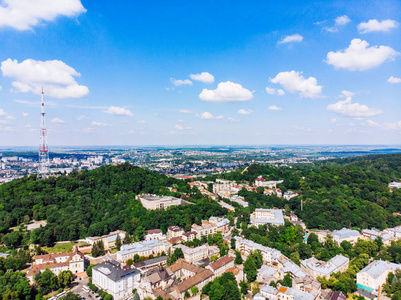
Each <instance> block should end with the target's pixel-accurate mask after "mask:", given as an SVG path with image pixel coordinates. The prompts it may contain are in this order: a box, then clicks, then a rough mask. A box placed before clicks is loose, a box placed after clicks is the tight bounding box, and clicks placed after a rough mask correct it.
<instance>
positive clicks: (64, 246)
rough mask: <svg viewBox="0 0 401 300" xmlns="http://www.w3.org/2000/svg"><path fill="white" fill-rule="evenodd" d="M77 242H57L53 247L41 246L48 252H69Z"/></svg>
mask: <svg viewBox="0 0 401 300" xmlns="http://www.w3.org/2000/svg"><path fill="white" fill-rule="evenodd" d="M75 245H77V243H57V244H56V245H54V247H43V248H42V249H43V250H45V251H46V252H48V253H61V252H71V251H72V249H73V248H74V246H75Z"/></svg>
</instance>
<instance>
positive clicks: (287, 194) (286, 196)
mask: <svg viewBox="0 0 401 300" xmlns="http://www.w3.org/2000/svg"><path fill="white" fill-rule="evenodd" d="M298 195H299V194H298V193H295V192H293V191H287V192H285V193H284V195H283V198H284V199H285V200H290V199H292V198H294V197H296V196H298Z"/></svg>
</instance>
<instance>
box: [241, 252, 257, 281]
mask: <svg viewBox="0 0 401 300" xmlns="http://www.w3.org/2000/svg"><path fill="white" fill-rule="evenodd" d="M244 273H245V274H246V278H247V280H248V282H253V281H255V279H256V275H257V273H258V271H257V267H256V263H255V260H254V258H252V257H251V256H248V258H247V259H246V261H245V262H244Z"/></svg>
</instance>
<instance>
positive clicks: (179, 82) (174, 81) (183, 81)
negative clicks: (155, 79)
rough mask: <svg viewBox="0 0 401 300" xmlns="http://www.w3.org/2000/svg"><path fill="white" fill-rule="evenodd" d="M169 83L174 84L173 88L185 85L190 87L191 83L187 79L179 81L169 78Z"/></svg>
mask: <svg viewBox="0 0 401 300" xmlns="http://www.w3.org/2000/svg"><path fill="white" fill-rule="evenodd" d="M170 81H171V83H172V84H174V85H175V86H180V85H186V84H187V85H192V81H191V80H189V79H184V80H181V79H175V78H173V77H171V78H170Z"/></svg>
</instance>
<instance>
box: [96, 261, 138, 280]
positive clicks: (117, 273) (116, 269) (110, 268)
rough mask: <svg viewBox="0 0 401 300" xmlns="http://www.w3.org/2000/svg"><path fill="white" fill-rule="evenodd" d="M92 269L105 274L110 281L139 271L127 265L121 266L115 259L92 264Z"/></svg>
mask: <svg viewBox="0 0 401 300" xmlns="http://www.w3.org/2000/svg"><path fill="white" fill-rule="evenodd" d="M93 270H96V271H99V272H100V273H102V274H104V275H106V276H107V277H108V278H110V279H111V280H112V281H118V280H120V279H121V278H123V277H125V276H128V275H131V274H134V273H140V271H139V270H137V269H131V268H127V267H124V268H121V267H120V264H119V263H118V262H116V261H115V260H108V261H104V262H102V263H101V264H98V265H96V266H94V267H93Z"/></svg>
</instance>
